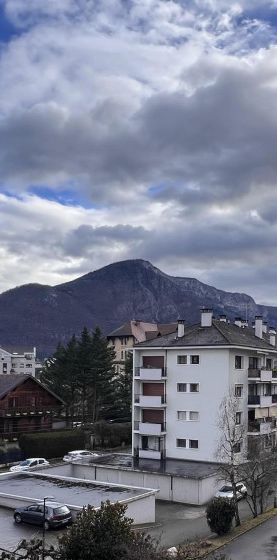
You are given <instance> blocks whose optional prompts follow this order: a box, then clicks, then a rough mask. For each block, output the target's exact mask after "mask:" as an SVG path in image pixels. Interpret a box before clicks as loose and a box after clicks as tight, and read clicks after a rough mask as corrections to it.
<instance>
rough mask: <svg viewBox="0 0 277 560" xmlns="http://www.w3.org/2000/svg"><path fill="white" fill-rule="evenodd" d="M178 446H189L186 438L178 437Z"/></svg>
mask: <svg viewBox="0 0 277 560" xmlns="http://www.w3.org/2000/svg"><path fill="white" fill-rule="evenodd" d="M176 447H187V440H186V439H176Z"/></svg>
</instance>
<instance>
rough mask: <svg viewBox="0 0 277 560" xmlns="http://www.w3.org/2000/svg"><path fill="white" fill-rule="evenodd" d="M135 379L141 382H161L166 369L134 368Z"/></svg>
mask: <svg viewBox="0 0 277 560" xmlns="http://www.w3.org/2000/svg"><path fill="white" fill-rule="evenodd" d="M135 377H139V379H140V380H141V381H161V380H163V379H165V377H166V368H152V367H147V368H144V367H136V368H135Z"/></svg>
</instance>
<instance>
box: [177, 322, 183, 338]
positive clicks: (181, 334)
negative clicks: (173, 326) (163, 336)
mask: <svg viewBox="0 0 277 560" xmlns="http://www.w3.org/2000/svg"><path fill="white" fill-rule="evenodd" d="M184 334H185V321H183V320H182V319H179V320H178V330H177V337H178V338H182V336H184Z"/></svg>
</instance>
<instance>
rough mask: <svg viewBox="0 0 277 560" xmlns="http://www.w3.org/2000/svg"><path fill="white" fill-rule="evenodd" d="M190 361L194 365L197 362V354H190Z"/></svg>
mask: <svg viewBox="0 0 277 560" xmlns="http://www.w3.org/2000/svg"><path fill="white" fill-rule="evenodd" d="M190 363H191V364H194V365H196V364H199V356H198V355H196V354H195V355H192V356H191V357H190Z"/></svg>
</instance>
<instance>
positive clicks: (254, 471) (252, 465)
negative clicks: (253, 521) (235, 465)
mask: <svg viewBox="0 0 277 560" xmlns="http://www.w3.org/2000/svg"><path fill="white" fill-rule="evenodd" d="M266 440H267V436H265V435H264V436H263V435H259V436H257V437H254V438H253V439H252V445H251V448H250V449H249V452H248V459H249V460H248V461H247V462H246V463H244V464H243V465H241V469H240V472H241V477H242V479H243V481H244V482H245V484H246V486H247V502H248V505H249V507H250V509H251V512H252V515H253V517H257V515H258V514H259V513H263V511H264V509H265V506H266V504H267V501H268V497H269V496H270V494H272V493H273V492H274V491H275V487H276V483H277V449H276V447H273V448H267V447H266V445H265V443H266Z"/></svg>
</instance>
